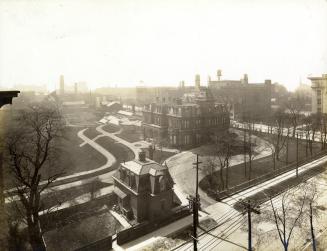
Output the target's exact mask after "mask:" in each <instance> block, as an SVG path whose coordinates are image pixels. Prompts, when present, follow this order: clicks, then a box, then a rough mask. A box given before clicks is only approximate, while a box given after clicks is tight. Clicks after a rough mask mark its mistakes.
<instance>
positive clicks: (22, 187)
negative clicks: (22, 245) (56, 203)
mask: <svg viewBox="0 0 327 251" xmlns="http://www.w3.org/2000/svg"><path fill="white" fill-rule="evenodd" d="M62 129H63V124H62V120H61V116H60V113H59V111H58V109H56V108H55V107H52V106H47V105H46V104H41V105H35V106H31V107H29V108H28V109H26V110H23V111H20V112H19V114H18V115H17V116H16V117H15V119H14V121H13V122H12V125H11V129H10V131H9V133H8V136H7V140H6V151H7V155H8V159H7V164H8V167H9V169H10V171H11V172H10V173H11V174H12V177H13V179H14V183H15V187H16V192H17V195H18V197H19V201H20V205H18V206H17V208H18V210H19V211H20V213H21V216H22V217H23V218H24V220H25V221H26V224H27V230H28V237H29V242H30V244H31V247H32V249H33V250H38V251H42V250H46V248H45V244H44V241H43V237H42V230H41V227H40V217H39V212H40V211H43V210H44V209H45V208H44V204H43V202H42V198H41V193H42V192H43V191H44V190H46V189H47V188H49V187H50V186H51V184H52V183H53V182H54V181H55V180H56V179H57V178H58V177H59V176H60V175H62V172H60V171H59V169H58V168H57V167H56V166H55V165H56V159H57V157H58V148H57V147H56V140H57V139H58V138H60V137H62Z"/></svg>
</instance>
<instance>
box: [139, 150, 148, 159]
mask: <svg viewBox="0 0 327 251" xmlns="http://www.w3.org/2000/svg"><path fill="white" fill-rule="evenodd" d="M145 157H146V154H145V152H144V151H141V152H139V161H142V162H145Z"/></svg>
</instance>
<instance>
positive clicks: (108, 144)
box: [96, 137, 135, 170]
mask: <svg viewBox="0 0 327 251" xmlns="http://www.w3.org/2000/svg"><path fill="white" fill-rule="evenodd" d="M96 142H97V143H99V144H100V145H101V146H102V147H104V148H105V149H106V150H107V151H109V152H110V153H111V154H112V155H114V156H115V158H116V164H115V165H113V166H112V167H111V168H110V169H111V170H114V169H116V168H117V167H118V165H119V163H121V162H124V161H129V160H132V159H134V157H135V156H134V153H133V152H132V151H131V150H130V149H129V148H128V147H126V146H124V145H122V144H120V143H117V142H115V141H114V140H112V139H111V138H108V137H101V138H99V139H97V140H96Z"/></svg>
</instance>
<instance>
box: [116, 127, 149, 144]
mask: <svg viewBox="0 0 327 251" xmlns="http://www.w3.org/2000/svg"><path fill="white" fill-rule="evenodd" d="M117 136H118V137H120V138H122V139H124V140H126V141H128V142H130V143H134V142H137V141H140V140H143V132H142V129H141V128H138V127H137V128H135V129H134V130H125V129H124V130H123V131H122V132H121V133H119V134H117Z"/></svg>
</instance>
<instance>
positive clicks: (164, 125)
mask: <svg viewBox="0 0 327 251" xmlns="http://www.w3.org/2000/svg"><path fill="white" fill-rule="evenodd" d="M229 122H230V121H229V112H228V110H227V109H226V107H225V106H224V105H222V104H217V103H215V101H214V98H213V96H212V95H211V92H210V90H209V89H208V88H205V87H200V86H199V84H198V85H197V88H195V90H194V91H193V92H189V93H186V94H184V95H183V98H182V99H175V100H174V101H173V102H171V103H166V102H165V101H164V100H158V101H157V102H156V103H151V104H148V105H145V106H144V109H143V123H142V127H143V134H144V138H145V139H147V138H152V139H153V140H154V141H155V143H158V144H162V145H169V146H171V147H182V148H190V147H194V146H196V145H200V144H203V143H207V142H209V141H210V140H214V138H215V136H216V135H217V134H219V133H221V132H222V131H226V130H228V128H229Z"/></svg>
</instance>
